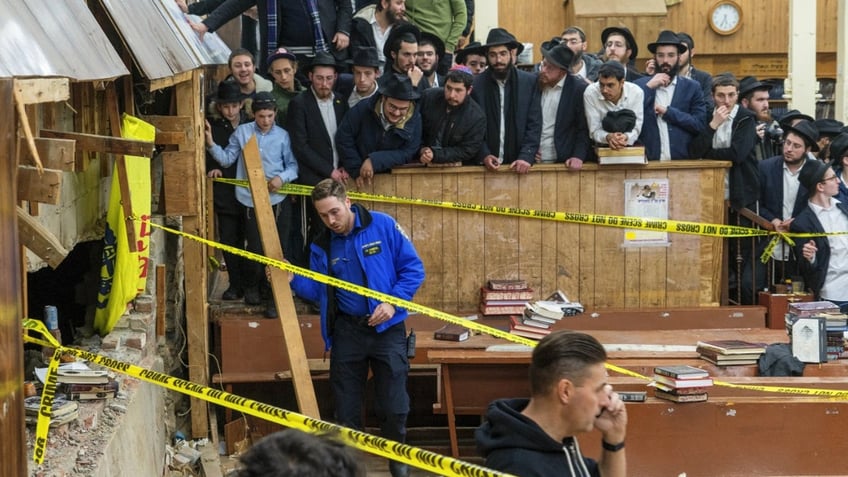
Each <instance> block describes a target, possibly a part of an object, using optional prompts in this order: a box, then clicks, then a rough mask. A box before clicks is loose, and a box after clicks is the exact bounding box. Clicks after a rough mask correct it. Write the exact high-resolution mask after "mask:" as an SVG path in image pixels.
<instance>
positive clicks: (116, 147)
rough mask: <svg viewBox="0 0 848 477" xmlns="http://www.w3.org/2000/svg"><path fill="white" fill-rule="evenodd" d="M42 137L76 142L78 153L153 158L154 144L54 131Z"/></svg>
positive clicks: (50, 130) (49, 130)
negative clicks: (102, 153)
mask: <svg viewBox="0 0 848 477" xmlns="http://www.w3.org/2000/svg"><path fill="white" fill-rule="evenodd" d="M40 135H41V137H48V138H56V139H73V140H75V141H76V150H77V152H83V151H86V152H104V153H112V154H126V155H130V156H142V157H152V156H153V147H154V144H153V143H152V142H147V141H138V140H135V139H124V138H120V137H112V136H101V135H97V134H85V133H77V132H67V131H55V130H52V129H42V130H41V131H40Z"/></svg>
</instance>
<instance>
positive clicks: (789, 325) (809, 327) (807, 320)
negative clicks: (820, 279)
mask: <svg viewBox="0 0 848 477" xmlns="http://www.w3.org/2000/svg"><path fill="white" fill-rule="evenodd" d="M785 323H786V331H787V333H788V334H789V336H791V337H792V350H793V354H794V355H795V357H797V358H798V359H800V360H801V361H803V362H805V363H820V362H824V361H833V360H836V359H839V358H842V357H844V356H845V336H844V335H845V332H846V331H848V316H846V315H845V314H844V313H840V312H839V307H838V306H836V305H835V304H833V303H831V302H829V301H809V302H793V303H790V304H789V308H788V310H787V313H786V317H785Z"/></svg>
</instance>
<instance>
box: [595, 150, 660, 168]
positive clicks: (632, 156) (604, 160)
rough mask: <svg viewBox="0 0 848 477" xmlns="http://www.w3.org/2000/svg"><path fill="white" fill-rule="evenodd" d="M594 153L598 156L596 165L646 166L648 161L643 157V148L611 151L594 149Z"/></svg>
mask: <svg viewBox="0 0 848 477" xmlns="http://www.w3.org/2000/svg"><path fill="white" fill-rule="evenodd" d="M595 152H596V153H597V154H598V164H600V165H602V166H604V165H611V164H647V163H648V159H647V156H645V148H644V147H642V146H630V147H623V148H621V149H612V148H609V147H596V148H595Z"/></svg>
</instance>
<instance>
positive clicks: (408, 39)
mask: <svg viewBox="0 0 848 477" xmlns="http://www.w3.org/2000/svg"><path fill="white" fill-rule="evenodd" d="M401 43H414V44H416V45H417V44H418V38H415V35H413V34H412V33H409V32H406V33H404V34H402V35H398V37H397V38H395V41H394V42H392V44H391V45H390V46H389V52H391V53H397V52H398V51H400V44H401Z"/></svg>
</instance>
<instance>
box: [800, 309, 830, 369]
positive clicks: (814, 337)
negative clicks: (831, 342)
mask: <svg viewBox="0 0 848 477" xmlns="http://www.w3.org/2000/svg"><path fill="white" fill-rule="evenodd" d="M792 354H793V355H794V356H795V357H796V358H798V360H800V361H801V362H804V363H824V362H825V361H827V330H826V320H825V319H824V318H798V320H796V321H795V323H794V324H793V325H792Z"/></svg>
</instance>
